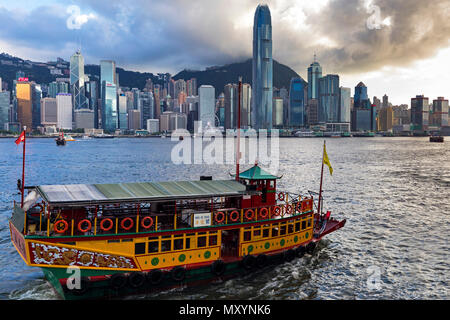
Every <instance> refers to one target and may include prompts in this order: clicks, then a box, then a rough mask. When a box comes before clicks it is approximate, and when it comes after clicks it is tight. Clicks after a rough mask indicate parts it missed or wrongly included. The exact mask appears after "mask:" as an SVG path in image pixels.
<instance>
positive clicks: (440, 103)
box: [433, 97, 450, 127]
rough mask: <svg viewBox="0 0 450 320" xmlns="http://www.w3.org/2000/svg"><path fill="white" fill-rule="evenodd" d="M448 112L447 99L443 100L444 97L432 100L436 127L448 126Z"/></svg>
mask: <svg viewBox="0 0 450 320" xmlns="http://www.w3.org/2000/svg"><path fill="white" fill-rule="evenodd" d="M449 112H450V110H449V105H448V100H447V99H444V97H438V98H437V99H435V100H433V117H434V120H435V121H434V125H436V126H438V127H443V126H448V116H449Z"/></svg>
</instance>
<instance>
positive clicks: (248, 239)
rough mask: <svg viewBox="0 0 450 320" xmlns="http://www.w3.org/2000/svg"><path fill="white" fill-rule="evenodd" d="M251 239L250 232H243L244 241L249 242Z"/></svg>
mask: <svg viewBox="0 0 450 320" xmlns="http://www.w3.org/2000/svg"><path fill="white" fill-rule="evenodd" d="M251 237H252V232H251V231H245V232H244V241H250V240H251Z"/></svg>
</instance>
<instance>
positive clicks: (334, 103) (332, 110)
mask: <svg viewBox="0 0 450 320" xmlns="http://www.w3.org/2000/svg"><path fill="white" fill-rule="evenodd" d="M339 95H340V89H339V76H338V75H337V74H327V75H326V76H325V77H322V78H320V79H319V109H318V117H319V119H318V120H319V122H321V123H327V122H339Z"/></svg>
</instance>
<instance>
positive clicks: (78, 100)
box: [70, 51, 89, 110]
mask: <svg viewBox="0 0 450 320" xmlns="http://www.w3.org/2000/svg"><path fill="white" fill-rule="evenodd" d="M84 81H85V74H84V58H83V56H82V55H81V52H80V51H77V52H75V53H74V54H73V55H72V56H71V57H70V88H71V92H72V98H73V102H72V103H73V107H74V110H77V109H85V108H88V107H89V101H88V100H87V99H86V97H85V94H84Z"/></svg>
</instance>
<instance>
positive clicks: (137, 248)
mask: <svg viewBox="0 0 450 320" xmlns="http://www.w3.org/2000/svg"><path fill="white" fill-rule="evenodd" d="M144 253H145V242H141V243H135V244H134V254H144Z"/></svg>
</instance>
